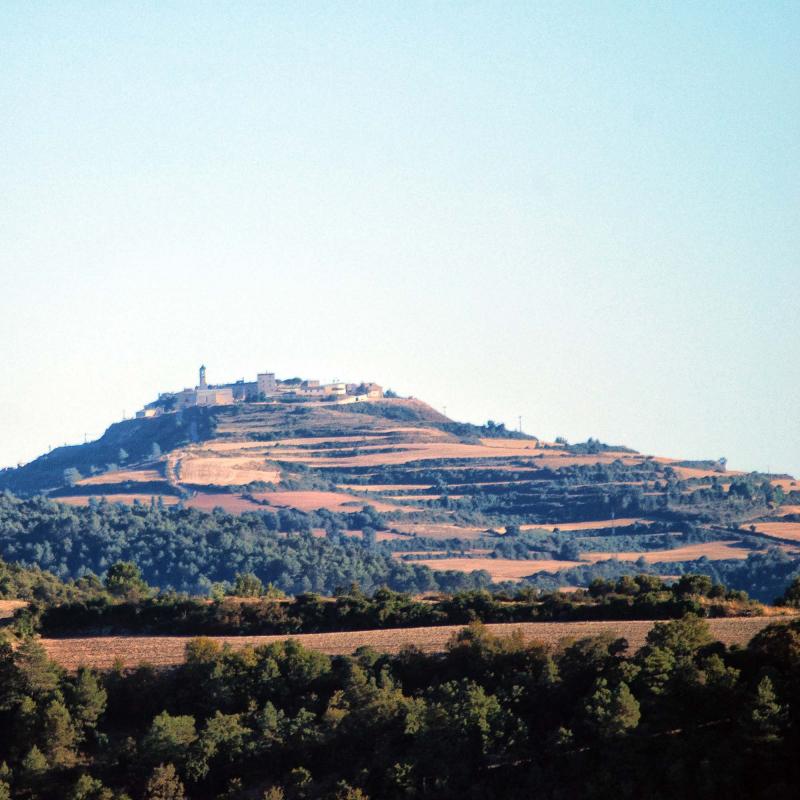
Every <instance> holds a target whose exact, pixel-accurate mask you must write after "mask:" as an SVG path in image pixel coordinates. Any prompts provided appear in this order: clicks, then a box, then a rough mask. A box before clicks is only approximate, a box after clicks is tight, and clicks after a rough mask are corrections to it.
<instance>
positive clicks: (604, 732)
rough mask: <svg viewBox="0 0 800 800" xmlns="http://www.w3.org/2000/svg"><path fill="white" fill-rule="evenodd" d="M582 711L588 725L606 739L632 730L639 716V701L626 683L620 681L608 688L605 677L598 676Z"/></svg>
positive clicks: (637, 722)
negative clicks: (592, 691)
mask: <svg viewBox="0 0 800 800" xmlns="http://www.w3.org/2000/svg"><path fill="white" fill-rule="evenodd" d="M584 713H585V717H586V722H587V724H588V726H589V727H590V728H591V729H592V730H594V731H595V732H596V733H598V734H599V735H600V736H602V737H603V738H606V739H610V738H613V737H616V736H622V735H623V734H624V733H627V732H628V731H630V730H633V729H634V728H635V727H636V726H637V725H638V724H639V719H640V717H641V711H640V709H639V703H638V702H637V700H636V698H635V697H634V696H633V694H632V693H631V690H630V689H629V688H628V685H627V684H626V683H620V684H619V685H617V686H615V687H614V688H613V689H610V688H609V687H608V681H606V679H605V678H599V679H598V680H597V682H596V683H595V690H594V693H593V694H592V696H591V697H590V698H589V700H588V702H587V703H586V705H585V706H584Z"/></svg>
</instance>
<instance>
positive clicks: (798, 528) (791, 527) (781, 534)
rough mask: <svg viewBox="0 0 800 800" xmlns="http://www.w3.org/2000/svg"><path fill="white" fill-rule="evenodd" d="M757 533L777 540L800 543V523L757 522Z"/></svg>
mask: <svg viewBox="0 0 800 800" xmlns="http://www.w3.org/2000/svg"><path fill="white" fill-rule="evenodd" d="M754 525H755V526H756V531H757V532H758V533H763V534H764V535H765V536H774V537H775V538H776V539H787V540H788V541H792V542H800V522H756V523H754Z"/></svg>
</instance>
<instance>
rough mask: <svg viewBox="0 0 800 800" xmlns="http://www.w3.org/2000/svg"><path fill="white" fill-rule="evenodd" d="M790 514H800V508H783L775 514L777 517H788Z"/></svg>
mask: <svg viewBox="0 0 800 800" xmlns="http://www.w3.org/2000/svg"><path fill="white" fill-rule="evenodd" d="M789 514H800V506H781V507H780V508H779V509H778V510H777V511H776V512H775V516H777V517H786V516H788V515H789Z"/></svg>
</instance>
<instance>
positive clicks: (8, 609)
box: [0, 600, 28, 619]
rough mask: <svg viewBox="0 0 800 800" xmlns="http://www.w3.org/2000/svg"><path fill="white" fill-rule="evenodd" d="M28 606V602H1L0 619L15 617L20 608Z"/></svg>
mask: <svg viewBox="0 0 800 800" xmlns="http://www.w3.org/2000/svg"><path fill="white" fill-rule="evenodd" d="M26 605H28V601H27V600H0V619H9V618H10V617H13V616H14V612H15V611H16V610H17V609H18V608H22V607H23V606H26Z"/></svg>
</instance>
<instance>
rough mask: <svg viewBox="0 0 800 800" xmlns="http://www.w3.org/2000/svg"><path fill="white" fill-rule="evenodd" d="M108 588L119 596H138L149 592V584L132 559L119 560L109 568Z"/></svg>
mask: <svg viewBox="0 0 800 800" xmlns="http://www.w3.org/2000/svg"><path fill="white" fill-rule="evenodd" d="M105 584H106V588H107V589H108V591H109V592H111V594H113V595H116V596H117V597H138V596H140V595H144V594H147V593H148V591H149V588H150V587H149V586H148V585H147V584H146V583H145V582H144V580H142V573H141V572H140V570H139V567H137V566H136V564H134V563H133V562H132V561H117V562H115V563H114V564H112V565H111V566H110V567H109V568H108V572H107V573H106V580H105Z"/></svg>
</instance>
